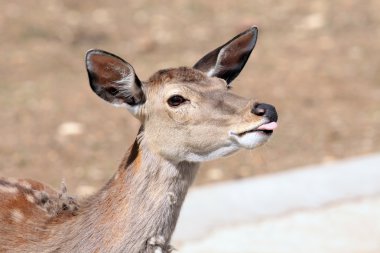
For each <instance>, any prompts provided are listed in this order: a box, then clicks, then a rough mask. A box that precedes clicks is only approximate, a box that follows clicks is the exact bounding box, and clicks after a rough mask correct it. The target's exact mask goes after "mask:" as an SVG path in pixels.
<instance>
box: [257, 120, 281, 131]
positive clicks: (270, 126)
mask: <svg viewBox="0 0 380 253" xmlns="http://www.w3.org/2000/svg"><path fill="white" fill-rule="evenodd" d="M276 127H277V123H276V122H271V123H268V124H264V125H262V126H259V127H258V128H257V130H273V129H275V128H276Z"/></svg>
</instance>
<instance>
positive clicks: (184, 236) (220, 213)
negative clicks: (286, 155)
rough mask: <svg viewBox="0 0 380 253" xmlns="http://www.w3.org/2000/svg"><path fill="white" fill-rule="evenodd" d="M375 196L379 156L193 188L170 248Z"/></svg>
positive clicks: (379, 180) (379, 182)
mask: <svg viewBox="0 0 380 253" xmlns="http://www.w3.org/2000/svg"><path fill="white" fill-rule="evenodd" d="M379 193H380V155H372V156H366V157H360V158H356V159H350V160H346V161H342V162H337V163H334V164H328V165H321V166H309V167H304V168H300V169H296V170H293V171H289V172H284V173H278V174H274V175H268V176H261V177H257V178H253V179H246V180H241V181H234V182H227V183H221V184H216V185H210V186H204V187H199V188H194V189H192V190H191V192H190V193H189V195H188V197H187V199H186V201H185V204H184V207H183V210H182V213H181V216H180V219H179V222H178V225H177V229H176V231H175V234H174V237H173V242H174V245H181V244H183V243H184V242H188V241H191V240H196V239H201V238H204V237H205V236H207V235H208V234H209V233H210V232H211V231H214V230H215V229H218V228H220V227H223V226H228V225H232V224H244V223H246V222H247V223H252V222H256V221H258V220H260V219H262V218H266V217H270V216H275V215H279V214H284V213H286V212H289V211H294V210H299V209H309V208H317V207H321V206H324V205H326V204H329V203H333V202H336V201H343V200H349V199H353V198H357V197H365V196H371V195H376V194H379Z"/></svg>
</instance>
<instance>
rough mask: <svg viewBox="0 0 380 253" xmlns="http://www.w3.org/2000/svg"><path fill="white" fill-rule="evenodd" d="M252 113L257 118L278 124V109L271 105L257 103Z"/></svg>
mask: <svg viewBox="0 0 380 253" xmlns="http://www.w3.org/2000/svg"><path fill="white" fill-rule="evenodd" d="M251 112H252V113H254V114H255V115H257V116H264V117H267V118H268V119H269V121H270V122H277V119H278V115H277V111H276V108H274V106H273V105H270V104H264V103H256V104H255V105H254V106H253V108H252V110H251Z"/></svg>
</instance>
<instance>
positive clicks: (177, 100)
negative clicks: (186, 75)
mask: <svg viewBox="0 0 380 253" xmlns="http://www.w3.org/2000/svg"><path fill="white" fill-rule="evenodd" d="M186 101H187V100H186V99H185V98H184V97H182V96H180V95H174V96H171V97H170V98H169V99H168V104H169V105H170V106H171V107H176V106H179V105H180V104H183V103H185V102H186Z"/></svg>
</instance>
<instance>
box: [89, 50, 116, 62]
mask: <svg viewBox="0 0 380 253" xmlns="http://www.w3.org/2000/svg"><path fill="white" fill-rule="evenodd" d="M109 54H110V53H108V52H106V51H104V50H101V49H96V48H93V49H90V50H88V51H87V52H86V57H85V59H86V64H88V63H89V61H90V60H91V56H93V55H109Z"/></svg>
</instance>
